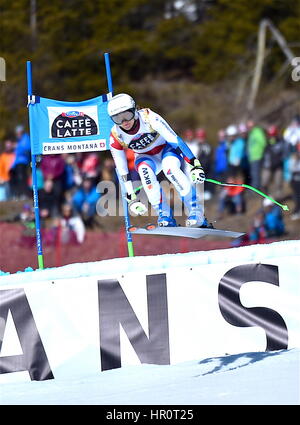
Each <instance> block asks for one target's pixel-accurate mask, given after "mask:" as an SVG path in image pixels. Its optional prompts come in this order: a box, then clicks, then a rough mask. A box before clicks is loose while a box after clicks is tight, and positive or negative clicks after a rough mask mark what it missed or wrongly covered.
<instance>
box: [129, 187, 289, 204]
mask: <svg viewBox="0 0 300 425" xmlns="http://www.w3.org/2000/svg"><path fill="white" fill-rule="evenodd" d="M205 181H206V182H208V183H213V184H218V185H219V186H237V187H244V188H246V189H250V190H253V191H254V192H256V193H258V194H259V195H261V196H263V197H264V198H267V199H269V200H270V201H271V202H273V203H274V204H276V205H278V206H279V207H280V208H282V209H283V210H284V211H289V207H288V206H287V205H283V204H280V202H277V201H275V199H273V198H271V196H269V195H266V194H265V193H263V192H261V191H260V190H258V189H256V188H255V187H253V186H250V185H248V184H244V183H241V184H238V183H222V182H219V181H217V180H213V179H205ZM142 188H143V186H138V187H136V188H135V189H134V192H135V193H138V192H139V191H140V190H141V189H142Z"/></svg>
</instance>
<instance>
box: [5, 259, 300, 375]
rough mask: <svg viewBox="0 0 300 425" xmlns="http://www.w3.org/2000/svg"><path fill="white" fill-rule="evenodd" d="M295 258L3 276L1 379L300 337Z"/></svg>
mask: <svg viewBox="0 0 300 425" xmlns="http://www.w3.org/2000/svg"><path fill="white" fill-rule="evenodd" d="M299 304H300V279H299V258H298V257H291V258H287V257H286V258H284V259H281V258H275V259H270V260H269V261H266V262H264V263H255V262H249V263H228V262H227V263H224V264H223V263H218V264H203V265H199V266H193V267H188V266H180V267H178V268H174V267H172V268H164V269H162V270H161V271H157V270H155V272H152V271H151V270H149V271H147V270H145V271H144V272H141V271H138V272H134V271H133V272H128V273H124V274H118V273H117V272H116V273H114V272H113V271H112V272H111V273H110V274H109V275H107V276H104V275H101V276H100V277H99V278H97V276H90V277H81V278H73V279H58V280H48V281H41V282H32V283H26V285H22V284H21V283H17V284H15V285H14V284H9V285H5V286H4V287H3V288H1V281H0V383H3V382H13V381H18V380H19V381H23V380H46V379H59V378H62V379H66V378H68V377H74V376H78V375H79V376H84V375H87V374H93V373H97V372H99V373H100V372H101V371H104V370H108V369H113V368H117V367H121V366H124V365H135V364H140V363H153V364H174V363H179V362H184V361H188V360H195V359H199V360H200V359H203V358H209V357H213V356H224V355H225V354H226V353H228V354H234V353H241V352H257V351H262V352H264V351H266V350H268V351H270V350H280V349H286V348H293V347H300V324H299Z"/></svg>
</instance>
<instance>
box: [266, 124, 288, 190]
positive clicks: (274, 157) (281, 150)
mask: <svg viewBox="0 0 300 425" xmlns="http://www.w3.org/2000/svg"><path fill="white" fill-rule="evenodd" d="M285 145H286V143H285V141H284V139H283V138H282V137H280V135H279V131H278V128H277V127H276V126H275V125H271V126H269V127H268V129H267V146H266V149H265V152H264V156H263V161H262V188H263V191H264V192H269V190H268V189H269V187H270V186H271V184H273V191H272V192H271V195H272V196H273V197H274V198H280V197H281V196H282V187H283V160H284V155H285Z"/></svg>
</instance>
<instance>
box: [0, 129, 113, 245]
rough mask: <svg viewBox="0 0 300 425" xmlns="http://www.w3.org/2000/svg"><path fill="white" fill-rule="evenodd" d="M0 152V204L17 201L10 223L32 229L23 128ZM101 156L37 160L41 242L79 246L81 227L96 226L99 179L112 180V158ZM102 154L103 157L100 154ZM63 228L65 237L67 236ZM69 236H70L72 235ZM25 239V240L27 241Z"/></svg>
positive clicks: (27, 148) (28, 157)
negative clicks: (58, 241)
mask: <svg viewBox="0 0 300 425" xmlns="http://www.w3.org/2000/svg"><path fill="white" fill-rule="evenodd" d="M2 146H3V150H2V152H1V153H0V201H22V202H23V208H22V211H21V213H20V214H17V215H14V216H13V217H10V218H9V220H12V221H15V220H18V221H20V222H21V223H23V224H24V235H25V236H29V233H30V230H31V231H32V230H34V213H33V205H32V198H33V196H32V176H31V170H30V162H31V150H30V138H29V135H28V134H27V133H26V132H25V131H24V128H23V127H22V126H17V127H16V129H15V135H14V137H7V138H5V140H4V141H3V144H2ZM101 154H102V153H96V152H91V153H89V152H87V153H74V154H59V155H44V156H42V157H41V158H38V162H37V189H38V201H39V210H40V221H41V225H42V230H43V234H44V240H46V241H47V240H48V242H51V241H52V242H53V241H54V240H55V238H56V237H57V235H59V237H60V238H61V241H62V242H64V241H69V242H70V243H72V242H74V243H75V242H76V243H82V242H83V240H84V234H85V229H86V228H93V227H95V226H97V221H96V220H95V218H96V204H97V202H98V200H99V199H100V197H101V193H100V192H98V191H97V184H98V182H99V181H100V180H101V179H103V178H104V179H106V180H115V174H114V165H113V160H112V159H111V158H110V157H105V156H102V157H101ZM104 154H105V153H104ZM67 229H69V233H70V235H69V236H68V237H67V236H66V234H67ZM72 234H73V236H72ZM27 239H28V238H27Z"/></svg>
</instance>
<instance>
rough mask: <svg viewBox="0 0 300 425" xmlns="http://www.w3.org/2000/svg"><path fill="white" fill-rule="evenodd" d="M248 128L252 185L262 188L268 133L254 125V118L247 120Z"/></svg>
mask: <svg viewBox="0 0 300 425" xmlns="http://www.w3.org/2000/svg"><path fill="white" fill-rule="evenodd" d="M247 128H248V140H247V154H248V159H249V166H250V175H251V185H252V186H254V187H255V188H256V189H260V188H261V169H262V158H263V155H264V151H265V147H266V144H267V140H266V135H265V132H264V130H263V129H262V128H261V127H259V126H256V125H254V122H253V121H252V120H249V121H248V122H247Z"/></svg>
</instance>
